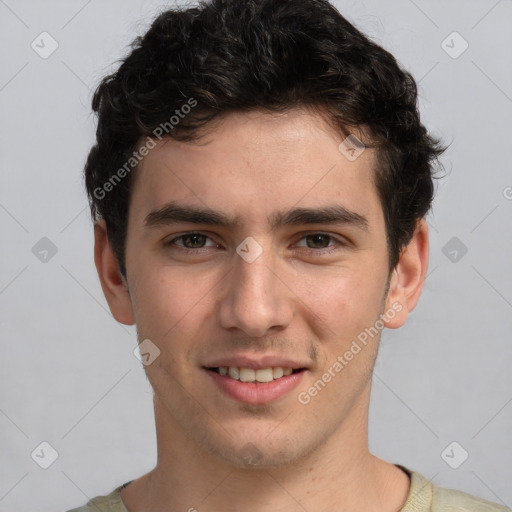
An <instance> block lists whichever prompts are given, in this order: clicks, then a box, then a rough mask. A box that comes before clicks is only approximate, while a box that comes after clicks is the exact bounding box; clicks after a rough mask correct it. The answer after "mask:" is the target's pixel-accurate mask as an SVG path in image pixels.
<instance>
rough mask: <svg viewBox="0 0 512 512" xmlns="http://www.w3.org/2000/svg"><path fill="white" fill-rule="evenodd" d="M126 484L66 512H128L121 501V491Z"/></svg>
mask: <svg viewBox="0 0 512 512" xmlns="http://www.w3.org/2000/svg"><path fill="white" fill-rule="evenodd" d="M128 483H129V482H128ZM128 483H126V484H123V485H120V486H119V487H116V488H115V489H114V490H113V491H112V492H111V493H110V494H107V495H106V496H96V498H93V499H91V500H89V501H88V502H87V503H86V504H85V505H84V506H83V507H79V508H74V509H72V510H68V511H67V512H128V510H127V509H126V507H125V506H124V504H123V501H122V500H121V490H122V489H123V487H125V486H126V485H128Z"/></svg>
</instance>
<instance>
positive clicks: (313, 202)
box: [75, 0, 507, 512]
mask: <svg viewBox="0 0 512 512" xmlns="http://www.w3.org/2000/svg"><path fill="white" fill-rule="evenodd" d="M416 102H417V96H416V85H415V82H414V80H413V78H412V77H411V75H409V74H408V73H407V72H405V71H403V70H402V69H401V68H400V67H399V66H398V64H397V62H396V60H395V59H394V58H393V57H392V56H391V55H390V54H389V53H388V52H386V51H385V50H383V49H382V48H380V47H379V46H377V45H376V44H374V43H373V42H371V41H370V40H369V39H367V38H366V37H365V36H364V35H363V34H361V33H360V32H359V31H358V30H357V29H356V28H355V27H353V26H352V25H351V24H350V23H349V22H348V21H347V20H345V19H344V18H343V17H342V16H341V15H340V14H339V13H338V12H337V11H336V10H335V9H334V7H333V6H332V5H330V4H329V3H328V2H327V1H326V0H245V1H241V0H213V1H212V2H208V3H201V4H200V5H199V6H198V7H195V8H190V9H187V10H170V11H167V12H164V13H163V14H161V15H160V16H159V17H158V18H157V19H156V20H155V21H154V23H153V24H152V26H151V28H150V30H149V31H148V32H147V33H146V34H145V35H144V36H143V37H141V38H139V39H138V40H137V41H136V42H135V44H134V47H133V50H132V52H131V54H130V55H129V56H128V57H127V58H126V59H125V60H124V61H123V63H122V65H121V66H120V68H119V70H118V71H117V72H116V73H114V74H113V75H111V76H109V77H106V78H105V79H104V80H103V81H102V83H101V84H100V86H99V88H98V89H97V91H96V93H95V95H94V99H93V108H94V110H95V112H96V113H97V114H98V130H97V142H96V145H95V146H94V147H93V148H92V150H91V152H90V154H89V158H88V161H87V164H86V168H85V176H86V184H87V189H88V193H89V198H90V202H91V208H92V214H93V218H94V219H95V221H96V224H95V240H96V244H95V262H96V266H97V269H98V274H99V277H100V281H101V285H102V288H103V291H104V293H105V296H106V299H107V301H108V303H109V306H110V309H111V311H112V314H113V315H114V317H115V318H116V319H117V320H118V321H119V322H121V323H124V324H136V326H137V332H138V338H139V342H140V348H141V353H142V360H143V362H144V367H145V371H146V374H147V377H148V379H149V381H150V383H151V385H152V388H153V390H154V408H155V419H156V429H157V443H158V461H157V464H156V466H155V468H154V469H153V470H152V471H150V472H149V473H148V474H146V475H143V476H141V477H139V478H137V479H135V480H133V481H131V482H127V483H125V484H124V485H122V486H119V487H117V488H116V489H115V490H114V491H113V492H112V493H111V494H110V495H108V496H104V497H97V498H95V499H93V500H92V501H91V502H89V503H88V504H87V505H86V506H85V507H82V508H80V509H75V510H78V511H82V512H83V511H93V510H95V511H97V510H101V511H118V512H119V511H123V512H126V511H129V512H142V511H144V512H157V511H158V512H161V511H168V512H174V511H181V510H183V511H189V512H192V511H199V512H213V511H239V510H249V511H251V512H267V511H272V512H275V511H282V512H288V511H289V512H292V511H294V512H295V511H297V510H304V511H309V512H320V511H325V510H331V511H343V512H356V511H358V512H359V511H363V510H364V511H365V512H371V511H375V512H377V511H379V512H396V511H399V510H401V511H406V512H412V511H425V512H426V511H433V512H436V511H441V510H443V511H445V510H460V511H477V510H478V511H480V510H482V511H483V510H486V511H504V510H507V509H506V508H505V507H503V506H500V505H497V504H492V503H489V502H487V501H484V500H482V499H479V498H477V497H475V496H471V495H469V494H466V493H463V492H459V491H453V490H447V489H443V488H439V487H436V486H433V485H432V484H431V483H430V482H429V481H428V480H427V479H426V478H425V477H424V476H422V475H421V474H420V473H417V472H414V471H412V470H410V469H408V468H406V467H404V466H401V465H398V464H391V463H388V462H386V461H384V460H381V459H379V458H377V457H375V456H374V455H372V454H371V453H370V452H369V449H368V408H369V399H370V391H371V378H372V372H373V368H374V363H375V359H376V357H377V352H378V343H379V339H380V333H381V332H382V329H383V328H384V327H387V328H390V329H395V328H399V327H401V326H402V325H403V324H404V323H405V321H406V319H407V316H408V314H409V313H410V312H411V311H412V310H413V309H414V307H415V306H416V304H417V302H418V299H419V296H420V293H421V290H422V287H423V282H424V279H425V276H426V272H427V266H428V250H429V244H428V229H427V224H426V222H425V215H426V214H427V212H428V210H429V208H430V206H431V203H432V196H433V184H432V180H433V167H434V165H433V164H434V161H435V160H436V159H437V157H438V156H439V155H440V154H441V153H442V151H443V150H444V148H443V147H442V146H441V145H440V142H439V141H437V140H435V139H434V138H433V137H431V136H430V135H429V134H428V133H427V131H426V129H425V128H424V126H423V125H422V124H421V122H420V118H419V113H418V110H417V104H416Z"/></svg>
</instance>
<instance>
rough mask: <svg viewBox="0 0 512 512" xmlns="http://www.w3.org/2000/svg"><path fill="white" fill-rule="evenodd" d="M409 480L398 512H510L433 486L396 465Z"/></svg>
mask: <svg viewBox="0 0 512 512" xmlns="http://www.w3.org/2000/svg"><path fill="white" fill-rule="evenodd" d="M397 466H398V467H400V468H401V469H403V470H404V471H405V472H406V473H407V474H408V475H409V477H410V479H411V488H410V491H409V495H408V497H407V500H406V502H405V504H404V506H403V508H402V509H401V511H400V512H512V509H511V508H509V507H506V506H504V505H499V504H497V503H491V502H490V501H486V500H484V499H482V498H479V497H477V496H473V495H472V494H468V493H466V492H463V491H457V490H455V489H447V488H445V487H438V486H437V485H433V484H432V483H431V482H430V480H427V479H426V478H425V477H424V476H423V475H422V474H421V473H418V472H417V471H412V470H411V469H409V468H406V467H405V466H402V465H399V464H397Z"/></svg>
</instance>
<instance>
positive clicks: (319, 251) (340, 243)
mask: <svg viewBox="0 0 512 512" xmlns="http://www.w3.org/2000/svg"><path fill="white" fill-rule="evenodd" d="M191 235H199V236H202V237H205V238H207V239H210V240H211V238H210V237H209V236H208V235H205V234H204V233H200V232H198V231H191V232H189V233H184V234H182V235H180V236H177V237H175V238H173V239H172V240H169V241H168V242H165V243H164V245H165V246H166V247H173V248H178V250H180V251H181V252H183V253H186V254H198V253H200V252H204V250H205V249H208V247H200V248H198V249H188V248H187V247H181V246H179V245H176V244H175V242H176V241H177V240H182V239H184V238H186V237H188V236H191ZM314 235H322V236H325V237H328V238H329V239H330V240H331V241H335V242H336V243H337V246H328V247H324V248H323V249H309V248H304V249H306V252H310V253H315V254H331V253H333V252H336V251H339V250H340V249H341V248H343V247H346V246H347V245H348V244H347V243H346V242H344V241H343V240H341V239H339V238H337V237H335V236H334V235H331V234H330V233H324V232H322V231H314V232H311V233H306V234H302V236H301V238H299V241H300V240H303V239H305V238H307V237H309V236H314Z"/></svg>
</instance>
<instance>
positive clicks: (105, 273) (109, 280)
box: [94, 219, 135, 325]
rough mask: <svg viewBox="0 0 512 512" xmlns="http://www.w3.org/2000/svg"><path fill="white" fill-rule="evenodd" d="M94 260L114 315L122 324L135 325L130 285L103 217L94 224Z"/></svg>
mask: <svg viewBox="0 0 512 512" xmlns="http://www.w3.org/2000/svg"><path fill="white" fill-rule="evenodd" d="M94 262H95V264H96V269H97V271H98V276H99V278H100V283H101V288H102V289H103V294H104V295H105V298H106V299H107V302H108V305H109V308H110V311H111V313H112V315H113V317H114V318H115V319H116V320H117V321H118V322H121V323H122V324H126V325H133V324H134V323H135V319H134V314H133V309H132V303H131V298H130V293H129V290H128V285H127V283H126V280H125V279H124V277H123V276H122V275H121V272H120V270H119V264H118V261H117V258H116V255H115V254H114V251H113V250H112V246H111V245H110V241H109V238H108V234H107V227H106V224H105V221H104V220H103V219H102V220H99V221H97V222H96V224H95V226H94Z"/></svg>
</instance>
